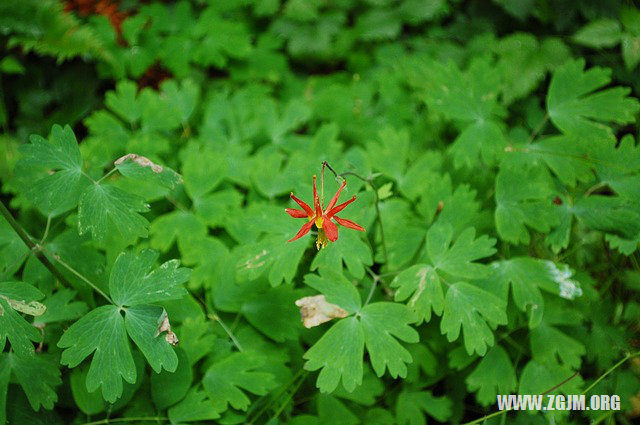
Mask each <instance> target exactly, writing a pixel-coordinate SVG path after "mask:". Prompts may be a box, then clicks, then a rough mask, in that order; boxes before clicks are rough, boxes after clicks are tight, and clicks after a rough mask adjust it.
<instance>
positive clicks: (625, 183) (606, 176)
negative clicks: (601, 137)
mask: <svg viewBox="0 0 640 425" xmlns="http://www.w3.org/2000/svg"><path fill="white" fill-rule="evenodd" d="M595 150H596V152H595V153H594V166H595V167H594V168H595V170H596V174H597V175H598V177H599V178H600V180H601V181H602V182H603V183H606V184H607V185H609V186H610V187H611V188H612V189H613V190H615V191H616V192H617V193H618V194H619V195H620V196H622V197H623V198H627V199H629V200H631V201H634V200H637V199H639V198H640V182H639V181H638V178H637V177H638V176H637V175H638V172H640V147H639V146H636V143H635V141H634V139H633V136H630V135H626V136H624V137H623V138H622V140H621V141H620V145H619V146H618V147H617V148H616V143H615V142H611V143H600V144H598V145H596V146H595Z"/></svg>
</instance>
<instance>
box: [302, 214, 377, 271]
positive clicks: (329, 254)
mask: <svg viewBox="0 0 640 425" xmlns="http://www.w3.org/2000/svg"><path fill="white" fill-rule="evenodd" d="M344 218H346V217H344ZM358 233H360V232H356V231H355V230H351V229H345V228H341V229H340V231H339V237H338V240H337V241H335V242H333V243H331V244H330V245H329V246H327V247H326V248H324V249H322V250H321V251H320V252H319V253H318V254H317V255H316V257H315V258H314V259H313V261H312V262H311V270H316V269H318V268H320V269H323V268H330V269H333V270H340V269H342V267H343V263H344V264H345V265H346V266H347V270H348V271H349V273H351V274H352V275H353V276H354V277H356V278H359V279H362V278H363V277H364V274H365V267H366V266H370V265H372V264H373V258H372V255H371V248H370V247H369V245H368V244H367V243H366V242H365V241H364V240H362V237H361V236H360V235H359V234H358Z"/></svg>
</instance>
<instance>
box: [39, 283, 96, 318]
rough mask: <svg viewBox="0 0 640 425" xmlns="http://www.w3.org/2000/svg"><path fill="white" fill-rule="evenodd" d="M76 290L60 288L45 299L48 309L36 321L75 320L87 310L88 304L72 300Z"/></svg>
mask: <svg viewBox="0 0 640 425" xmlns="http://www.w3.org/2000/svg"><path fill="white" fill-rule="evenodd" d="M75 296H76V292H75V291H72V290H69V289H64V288H63V289H60V290H58V291H57V292H56V293H54V294H53V295H51V296H50V297H48V298H47V299H45V300H44V305H45V307H46V308H47V310H46V311H45V312H44V314H43V315H42V316H39V317H38V318H37V319H36V320H35V321H34V323H55V322H64V321H67V320H74V319H77V318H78V317H80V316H82V315H83V314H85V313H86V312H87V304H85V303H84V302H82V301H72V300H73V299H74V298H75Z"/></svg>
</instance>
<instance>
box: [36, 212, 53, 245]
mask: <svg viewBox="0 0 640 425" xmlns="http://www.w3.org/2000/svg"><path fill="white" fill-rule="evenodd" d="M50 228H51V214H49V215H48V216H47V225H46V227H45V228H44V234H43V235H42V239H40V242H39V244H40V245H42V244H43V243H44V241H45V240H47V236H49V229H50Z"/></svg>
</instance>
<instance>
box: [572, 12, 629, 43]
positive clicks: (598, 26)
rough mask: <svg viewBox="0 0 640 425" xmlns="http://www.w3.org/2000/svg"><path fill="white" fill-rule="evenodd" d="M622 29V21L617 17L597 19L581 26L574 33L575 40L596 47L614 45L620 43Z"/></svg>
mask: <svg viewBox="0 0 640 425" xmlns="http://www.w3.org/2000/svg"><path fill="white" fill-rule="evenodd" d="M621 35H622V30H621V28H620V22H618V21H617V20H615V19H606V18H602V19H596V20H594V21H591V22H589V23H588V24H587V25H585V26H584V27H582V28H580V29H579V30H578V31H577V32H576V33H575V34H574V35H573V37H572V38H573V41H574V42H576V43H578V44H582V45H583V46H587V47H591V48H594V49H598V48H602V47H613V46H615V45H616V44H618V43H620V36H621Z"/></svg>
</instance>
